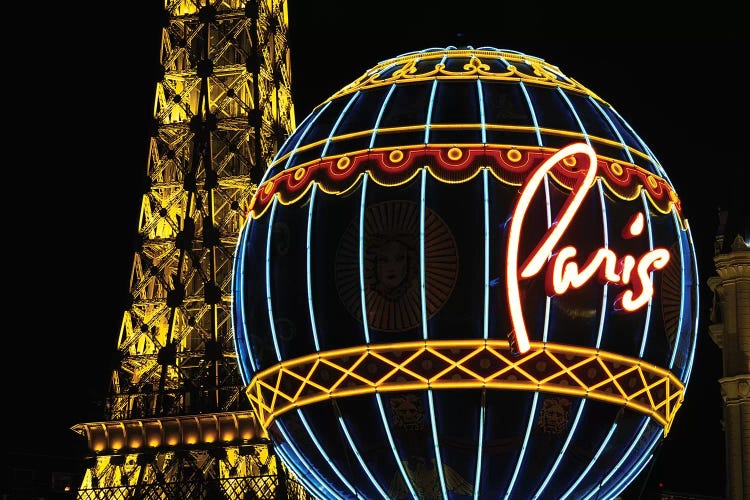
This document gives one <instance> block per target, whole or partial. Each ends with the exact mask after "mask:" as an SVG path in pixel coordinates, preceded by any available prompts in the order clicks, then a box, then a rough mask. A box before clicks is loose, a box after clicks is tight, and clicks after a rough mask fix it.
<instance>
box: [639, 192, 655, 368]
mask: <svg viewBox="0 0 750 500" xmlns="http://www.w3.org/2000/svg"><path fill="white" fill-rule="evenodd" d="M641 203H642V204H643V213H644V214H645V216H646V227H647V228H648V250H649V251H651V250H653V249H654V232H653V226H652V225H651V216H650V215H649V208H648V200H647V199H646V193H645V192H644V191H643V190H641ZM649 279H650V280H651V283H653V282H654V272H653V271H651V272H650V273H649ZM653 304H654V298H653V296H652V297H650V298H649V299H648V307H647V308H646V323H645V324H644V325H643V340H642V341H641V350H640V351H639V352H638V357H639V358H642V357H643V353H645V352H646V342H647V341H648V332H649V330H650V329H649V325H650V324H651V308H652V307H653Z"/></svg>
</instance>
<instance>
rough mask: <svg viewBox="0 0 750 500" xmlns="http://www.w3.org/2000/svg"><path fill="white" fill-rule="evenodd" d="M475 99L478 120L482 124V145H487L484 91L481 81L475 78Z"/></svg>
mask: <svg viewBox="0 0 750 500" xmlns="http://www.w3.org/2000/svg"><path fill="white" fill-rule="evenodd" d="M477 97H478V98H479V102H478V106H479V119H480V120H481V123H482V144H484V145H485V146H486V145H487V123H486V121H485V117H484V91H483V90H482V80H481V79H479V78H477Z"/></svg>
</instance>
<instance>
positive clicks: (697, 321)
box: [682, 227, 701, 397]
mask: <svg viewBox="0 0 750 500" xmlns="http://www.w3.org/2000/svg"><path fill="white" fill-rule="evenodd" d="M685 232H686V233H687V238H688V245H689V246H690V255H691V256H694V255H695V245H694V244H693V236H692V234H691V232H690V228H689V227H688V228H687V229H686V230H685ZM698 276H699V275H698V262H697V260H696V259H695V258H694V257H693V282H695V280H697V279H698ZM693 289H694V290H695V293H694V294H693V297H694V298H695V323H694V324H693V342H692V344H691V347H690V357H689V359H688V363H687V370H686V371H685V379H684V380H683V382H685V384H686V385H685V389H684V390H683V392H682V396H683V397H685V393H686V392H687V382H688V381H689V380H690V375H691V374H692V372H693V361H694V359H695V349H696V339H697V338H698V325H699V324H700V318H699V316H700V313H699V311H700V310H701V309H700V290H699V288H698V286H697V285H693Z"/></svg>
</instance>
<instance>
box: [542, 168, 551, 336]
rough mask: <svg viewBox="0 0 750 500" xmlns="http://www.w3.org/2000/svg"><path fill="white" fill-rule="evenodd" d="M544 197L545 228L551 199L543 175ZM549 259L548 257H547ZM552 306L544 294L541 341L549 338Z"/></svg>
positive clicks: (549, 218) (548, 297)
mask: <svg viewBox="0 0 750 500" xmlns="http://www.w3.org/2000/svg"><path fill="white" fill-rule="evenodd" d="M544 199H545V201H546V205H547V210H546V215H547V229H548V230H549V228H550V227H552V201H551V199H550V195H549V177H547V176H546V175H545V176H544ZM547 261H549V258H548V259H547ZM551 308H552V297H550V296H549V295H547V294H544V328H543V330H542V342H547V340H549V312H550V309H551Z"/></svg>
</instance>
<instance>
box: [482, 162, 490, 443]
mask: <svg viewBox="0 0 750 500" xmlns="http://www.w3.org/2000/svg"><path fill="white" fill-rule="evenodd" d="M488 175H489V174H488V173H487V169H486V168H485V169H484V170H483V171H482V182H483V185H482V188H483V196H484V317H483V318H482V323H483V325H482V330H483V332H484V334H483V337H484V339H485V340H487V339H488V338H489V336H490V199H489V198H490V196H489V179H488ZM480 443H481V441H480Z"/></svg>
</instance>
